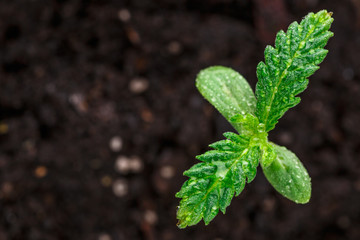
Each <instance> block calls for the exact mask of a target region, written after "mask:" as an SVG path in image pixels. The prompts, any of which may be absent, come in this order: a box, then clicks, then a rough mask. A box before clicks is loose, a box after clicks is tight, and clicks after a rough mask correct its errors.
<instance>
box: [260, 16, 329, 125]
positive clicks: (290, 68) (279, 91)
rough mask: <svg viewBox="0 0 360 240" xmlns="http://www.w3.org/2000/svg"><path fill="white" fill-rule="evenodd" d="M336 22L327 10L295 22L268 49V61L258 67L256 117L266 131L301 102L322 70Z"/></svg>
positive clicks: (266, 55) (266, 57)
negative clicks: (300, 95) (318, 70)
mask: <svg viewBox="0 0 360 240" xmlns="http://www.w3.org/2000/svg"><path fill="white" fill-rule="evenodd" d="M332 21H333V19H332V18H331V14H330V13H328V12H327V11H325V10H323V11H320V12H318V13H316V14H314V13H310V14H308V15H307V16H306V17H305V18H304V19H303V20H302V21H301V23H300V24H298V23H296V22H294V23H292V24H291V25H290V26H289V28H288V30H287V32H286V33H285V32H283V31H280V32H279V33H278V34H277V36H276V40H275V48H273V47H271V46H267V47H266V49H265V62H260V63H259V64H258V67H257V77H258V80H259V81H258V83H257V85H256V91H255V95H256V98H257V105H256V111H255V114H256V116H257V117H258V118H259V121H260V123H263V124H265V126H266V131H267V132H268V131H270V130H272V129H273V128H274V127H275V124H276V123H277V122H278V120H279V118H281V117H282V115H283V114H284V113H285V112H286V111H287V110H288V109H289V108H291V107H294V106H295V105H297V104H298V103H299V102H300V98H297V97H296V95H298V94H299V93H301V92H302V91H304V90H305V89H306V87H307V84H308V80H307V78H308V77H310V76H311V75H312V74H313V73H314V72H315V71H316V70H317V69H319V67H318V66H317V65H318V64H320V63H321V62H322V61H323V60H324V58H325V56H326V54H327V50H326V49H323V48H324V47H325V45H326V43H327V41H328V40H329V38H330V37H331V36H333V33H332V32H330V31H328V30H329V28H330V26H331V23H332Z"/></svg>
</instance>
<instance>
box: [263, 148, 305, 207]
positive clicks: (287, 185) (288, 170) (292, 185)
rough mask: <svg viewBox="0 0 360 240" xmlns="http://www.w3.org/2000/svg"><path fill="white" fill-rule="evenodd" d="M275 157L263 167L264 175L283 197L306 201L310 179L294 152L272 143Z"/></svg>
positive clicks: (295, 200)
mask: <svg viewBox="0 0 360 240" xmlns="http://www.w3.org/2000/svg"><path fill="white" fill-rule="evenodd" d="M273 146H274V149H275V153H276V158H275V160H274V161H273V162H272V163H271V164H270V165H269V166H268V167H263V166H262V169H263V171H264V174H265V177H266V178H267V180H268V181H269V182H270V183H271V185H272V186H273V187H274V188H275V189H276V190H277V191H278V192H279V193H280V194H282V195H283V196H284V197H286V198H288V199H290V200H292V201H294V202H296V203H307V202H308V201H309V200H310V196H311V179H310V177H309V174H308V172H307V171H306V169H305V167H304V166H303V165H302V163H301V162H300V160H299V159H298V158H297V157H296V155H295V154H294V153H292V152H291V151H289V150H288V149H286V148H285V147H280V146H278V145H276V144H273Z"/></svg>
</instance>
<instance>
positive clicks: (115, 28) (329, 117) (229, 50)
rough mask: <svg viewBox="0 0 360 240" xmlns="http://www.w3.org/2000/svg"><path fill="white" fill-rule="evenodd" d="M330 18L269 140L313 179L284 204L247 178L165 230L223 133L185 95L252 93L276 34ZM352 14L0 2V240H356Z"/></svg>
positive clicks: (338, 4)
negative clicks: (306, 196) (317, 17)
mask: <svg viewBox="0 0 360 240" xmlns="http://www.w3.org/2000/svg"><path fill="white" fill-rule="evenodd" d="M321 9H327V10H328V11H332V12H333V13H334V14H333V17H334V19H335V21H334V23H333V26H332V31H333V32H334V33H335V36H334V37H333V38H331V39H330V41H329V44H328V45H327V47H326V48H327V49H329V54H328V56H327V58H326V59H325V61H324V62H323V63H322V64H321V68H320V70H318V71H317V72H316V73H315V74H314V75H313V76H312V77H311V78H310V83H309V87H308V89H307V90H306V91H305V92H304V93H303V94H301V98H302V101H301V103H300V104H299V105H298V106H296V107H295V108H293V109H291V110H289V111H288V112H287V113H286V114H285V115H284V117H283V118H282V119H281V120H280V122H279V123H278V124H277V127H276V129H275V130H274V131H272V132H271V134H270V136H269V138H270V140H271V141H274V142H276V143H278V144H280V145H284V146H286V147H287V148H288V149H290V150H292V151H293V152H294V153H296V155H297V156H298V157H299V158H300V159H301V160H302V162H303V164H304V165H305V167H306V168H307V169H308V171H309V174H310V176H311V178H312V187H313V191H312V198H311V201H310V202H309V203H308V204H306V205H297V204H295V203H293V202H291V201H289V200H287V199H285V198H284V197H282V196H281V195H280V194H278V193H277V192H276V191H275V190H274V189H273V188H272V187H271V185H270V184H269V183H268V182H267V180H266V179H265V177H264V175H263V173H262V171H261V169H260V168H259V171H258V173H257V177H256V178H255V180H254V181H253V182H252V183H250V184H248V185H247V186H246V188H245V190H244V191H243V193H242V194H241V195H240V196H239V197H237V198H234V199H233V201H232V203H231V205H230V206H229V207H228V209H227V213H226V215H223V214H219V215H218V216H217V217H216V218H215V219H214V220H213V221H212V222H211V223H210V225H209V226H204V224H203V222H201V223H200V224H198V225H197V226H194V227H189V228H187V229H185V230H180V229H178V228H177V227H176V207H177V205H178V203H179V199H176V198H175V197H174V195H175V193H176V192H177V191H178V190H179V189H180V187H181V185H182V183H183V182H184V181H185V180H186V177H184V176H183V175H182V172H183V171H184V170H186V169H188V168H189V167H191V166H192V165H193V164H195V163H197V160H196V159H195V158H194V156H195V155H198V154H200V153H202V152H204V151H206V150H207V149H208V144H210V143H212V142H215V141H217V140H220V139H222V138H223V137H222V133H223V132H224V131H233V129H232V128H231V126H230V124H228V123H227V122H226V120H225V119H224V118H223V117H222V116H221V115H220V114H219V113H218V112H217V111H216V110H215V109H214V108H213V107H212V106H211V105H210V104H209V103H208V102H206V101H205V100H204V99H203V98H202V96H201V95H200V93H199V92H198V91H197V90H196V88H195V84H194V83H195V78H196V74H197V73H198V72H199V71H200V70H201V69H203V68H205V67H208V66H212V65H224V66H228V67H232V68H233V69H235V70H237V71H238V72H240V73H241V74H242V75H243V76H244V77H245V78H246V79H247V80H248V81H249V83H250V85H251V86H252V87H253V88H254V87H255V84H256V81H257V79H256V66H257V64H258V62H259V61H262V60H263V51H264V48H265V46H266V45H268V44H271V45H273V44H274V38H275V35H276V33H277V32H278V31H279V30H280V29H286V27H287V26H288V25H289V24H290V23H291V22H292V21H295V20H297V21H300V20H301V18H302V17H303V16H305V15H306V14H307V13H308V12H310V11H312V12H316V11H318V10H321ZM359 56H360V3H359V1H358V0H344V1H334V0H307V1H300V0H294V1H290V0H289V1H286V0H273V1H268V0H253V1H250V0H208V1H201V0H156V1H147V0H120V1H115V0H112V1H100V0H92V1H84V0H72V1H70V0H57V1H55V0H32V1H25V0H23V1H20V0H12V1H9V0H2V1H0V239H1V240H27V239H29V240H41V239H44V240H56V239H86V240H93V239H94V240H128V239H129V240H137V239H145V240H158V239H161V240H162V239H163V240H178V239H179V240H182V239H196V240H209V239H210V240H227V239H229V240H232V239H250V240H251V239H256V240H262V239H263V240H265V239H277V240H285V239H292V240H295V239H296V240H297V239H304V240H305V239H307V240H309V239H311V240H312V239H326V240H332V239H334V240H335V239H336V240H338V239H351V240H356V239H360V127H359V125H358V124H359V123H360V60H359Z"/></svg>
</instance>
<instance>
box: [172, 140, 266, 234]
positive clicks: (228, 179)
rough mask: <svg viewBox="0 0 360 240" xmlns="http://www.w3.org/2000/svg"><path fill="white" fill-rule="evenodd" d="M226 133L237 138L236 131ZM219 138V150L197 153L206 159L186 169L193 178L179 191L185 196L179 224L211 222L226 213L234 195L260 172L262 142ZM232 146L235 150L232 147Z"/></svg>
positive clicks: (180, 196) (179, 212)
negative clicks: (220, 139) (240, 141)
mask: <svg viewBox="0 0 360 240" xmlns="http://www.w3.org/2000/svg"><path fill="white" fill-rule="evenodd" d="M226 135H228V136H231V137H232V138H234V139H237V138H235V136H234V135H233V134H229V133H227V134H226ZM219 142H221V144H220V145H221V147H220V148H219V149H218V150H211V151H208V152H206V153H204V154H202V155H200V156H198V157H197V158H198V159H200V160H203V159H204V158H206V161H204V162H201V163H198V164H196V165H194V166H193V167H192V168H190V169H189V170H187V171H185V172H184V175H186V176H189V177H190V179H189V180H188V181H186V182H185V183H184V185H183V186H182V188H181V190H180V191H179V192H178V193H177V194H176V197H179V198H182V200H181V201H180V206H179V209H178V212H177V218H178V219H179V223H178V226H179V228H185V227H186V226H191V225H195V224H197V223H198V222H199V221H200V220H201V219H203V220H204V222H205V224H206V225H207V224H209V222H210V221H211V220H212V219H213V218H214V217H215V216H216V215H217V214H218V212H219V211H221V212H223V213H225V211H226V207H227V206H229V205H230V202H231V200H232V198H233V197H234V195H236V196H237V195H239V194H240V193H241V191H242V190H243V189H244V187H245V182H246V181H247V182H251V181H252V180H253V179H254V177H255V175H256V170H257V167H258V164H259V158H260V148H259V147H258V146H252V145H249V143H250V141H247V142H246V143H245V144H242V143H237V142H233V141H231V140H230V139H227V140H222V141H219ZM219 142H217V143H219ZM211 145H213V144H211ZM218 145H219V144H218ZM226 145H228V146H229V147H226ZM234 145H238V146H237V147H234ZM231 148H232V149H234V150H233V151H231V150H229V149H231ZM224 149H225V150H224ZM238 149H242V150H241V151H238ZM209 152H210V154H209ZM204 156H205V157H204ZM209 156H210V157H209Z"/></svg>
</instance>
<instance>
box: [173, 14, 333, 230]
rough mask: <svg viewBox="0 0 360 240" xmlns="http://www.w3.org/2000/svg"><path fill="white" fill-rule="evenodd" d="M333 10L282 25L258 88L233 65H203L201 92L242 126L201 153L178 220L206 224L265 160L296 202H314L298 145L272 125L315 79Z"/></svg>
mask: <svg viewBox="0 0 360 240" xmlns="http://www.w3.org/2000/svg"><path fill="white" fill-rule="evenodd" d="M331 15H332V13H331V12H327V11H326V10H322V11H320V12H318V13H316V14H314V13H309V14H308V15H307V16H306V17H305V18H304V19H303V20H302V21H301V23H300V24H298V23H297V22H293V23H292V24H291V25H290V26H289V28H288V30H287V32H286V33H285V32H284V31H280V32H279V33H278V34H277V36H276V40H275V48H274V47H272V46H267V47H266V49H265V62H260V63H259V64H258V66H257V77H258V80H259V81H258V83H257V84H256V91H255V95H254V93H253V91H252V90H251V88H250V86H249V84H248V83H247V81H246V80H245V79H244V78H243V77H242V76H241V75H240V74H239V73H237V72H235V71H234V70H232V69H230V68H226V67H221V66H215V67H209V68H207V69H205V70H202V71H201V72H200V73H199V75H198V77H197V79H196V86H197V88H198V89H199V91H200V93H201V94H202V95H203V96H204V97H205V98H206V99H207V100H208V101H209V102H210V103H211V104H212V105H214V106H215V108H216V109H217V110H218V111H219V112H220V113H221V114H222V115H223V116H224V117H225V118H226V119H227V120H228V121H229V122H230V123H231V124H232V126H233V127H234V128H235V129H236V130H237V131H238V133H239V134H236V133H232V132H226V133H224V136H225V137H226V139H225V140H221V141H218V142H215V143H213V144H210V145H209V146H210V147H211V148H213V149H214V150H210V151H207V152H206V153H204V154H202V155H199V156H197V157H196V158H197V159H198V160H200V161H201V163H198V164H196V165H194V166H193V167H192V168H190V169H189V170H187V171H185V172H184V175H186V176H188V177H189V179H188V180H187V181H186V182H185V183H184V185H183V186H182V188H181V190H180V191H179V192H178V193H177V194H176V197H178V198H182V199H181V201H180V206H179V208H178V211H177V218H178V220H179V222H178V226H179V228H185V227H187V226H192V225H195V224H197V223H198V222H199V221H200V220H201V219H204V222H205V224H206V225H207V224H208V223H209V222H210V221H211V220H212V219H213V218H214V217H215V216H216V215H217V214H218V212H219V210H220V211H222V212H223V213H225V210H226V207H227V206H229V205H230V202H231V200H232V198H233V197H234V195H235V196H238V195H239V194H240V193H241V191H242V190H243V189H244V186H245V182H247V183H250V182H251V181H252V180H253V179H254V178H255V175H256V170H257V167H258V165H259V163H260V165H261V168H262V169H263V171H264V174H265V176H266V178H267V179H268V181H269V182H270V183H271V185H272V186H273V187H274V188H275V189H276V190H277V191H278V192H280V193H281V194H282V195H283V196H285V197H286V198H288V199H290V200H292V201H294V202H296V203H307V202H308V201H309V199H310V195H311V182H310V177H309V175H308V173H307V171H306V169H305V168H304V166H303V165H302V163H301V162H300V161H299V159H298V158H297V157H296V155H295V154H294V153H292V152H291V151H289V150H288V149H286V148H285V147H281V146H278V145H276V144H275V143H272V142H269V141H268V139H267V136H268V132H269V131H270V130H272V129H273V128H274V127H275V125H276V123H277V122H278V120H279V119H280V118H281V117H282V115H284V113H285V112H286V111H287V110H288V109H289V108H291V107H294V106H295V105H297V104H298V103H299V102H300V98H299V97H296V95H298V94H299V93H301V92H303V91H304V90H305V89H306V87H307V85H308V77H310V76H311V75H312V74H313V73H314V72H315V71H316V70H317V69H319V67H318V66H317V65H318V64H320V63H321V62H322V61H323V60H324V58H325V56H326V54H327V52H328V51H327V50H326V49H324V47H325V45H326V43H327V41H328V40H329V38H330V37H332V36H333V33H332V32H330V31H329V28H330V25H331V23H332V21H333V19H332V18H331Z"/></svg>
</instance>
